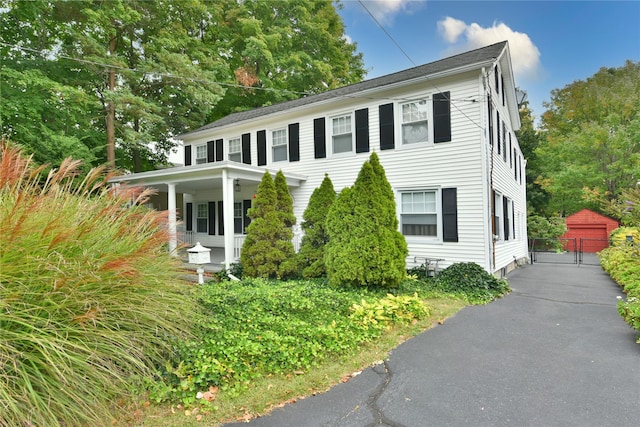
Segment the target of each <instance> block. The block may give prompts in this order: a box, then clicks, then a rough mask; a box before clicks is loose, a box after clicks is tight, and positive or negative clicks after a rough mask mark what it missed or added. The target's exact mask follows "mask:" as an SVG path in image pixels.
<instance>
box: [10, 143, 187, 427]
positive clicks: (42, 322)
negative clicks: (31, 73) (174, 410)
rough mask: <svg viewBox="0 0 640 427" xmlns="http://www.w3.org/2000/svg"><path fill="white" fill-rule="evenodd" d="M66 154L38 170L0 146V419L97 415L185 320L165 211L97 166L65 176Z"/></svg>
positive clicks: (43, 421)
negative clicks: (44, 171)
mask: <svg viewBox="0 0 640 427" xmlns="http://www.w3.org/2000/svg"><path fill="white" fill-rule="evenodd" d="M77 165H78V163H77V162H72V161H70V160H67V161H65V162H63V164H62V165H61V166H60V168H59V170H58V171H57V172H56V171H52V172H51V173H50V174H49V175H48V176H47V177H42V176H41V175H40V173H39V170H32V169H31V165H30V163H29V161H28V160H26V159H24V158H23V157H22V156H21V153H20V152H19V150H17V149H15V148H11V147H9V146H8V145H6V146H4V147H2V158H1V164H0V248H1V251H0V425H2V426H34V425H37V426H57V425H65V426H71V425H105V424H108V420H109V419H110V410H111V409H113V408H112V407H111V405H112V402H113V400H114V399H115V398H116V397H118V396H122V395H124V394H126V393H127V391H128V390H133V388H132V384H133V382H132V381H133V377H134V376H151V375H152V374H153V372H154V370H155V367H156V366H158V365H161V364H162V363H164V360H165V358H166V356H168V354H169V353H170V351H171V350H172V342H173V341H174V340H173V338H177V337H181V336H184V335H185V334H186V333H185V331H187V330H188V329H189V326H190V325H189V324H188V323H187V321H188V319H187V318H186V316H184V313H188V312H190V311H191V310H192V306H193V305H192V304H191V303H190V301H191V299H190V298H189V297H188V295H186V294H185V292H186V291H187V290H188V289H187V288H185V287H184V286H183V285H181V284H180V282H179V281H178V280H177V277H178V265H177V264H176V262H177V261H176V259H175V258H174V257H171V256H170V255H169V254H168V253H167V250H166V242H167V235H166V232H165V231H164V230H165V227H164V225H165V218H164V217H163V216H161V214H160V213H158V212H155V211H150V210H148V209H146V208H145V207H143V206H140V205H139V204H140V203H141V202H143V201H144V198H145V196H146V195H147V194H148V193H147V192H142V193H139V194H137V198H136V193H135V192H133V191H132V190H127V189H121V190H120V191H118V192H115V193H114V192H113V191H111V190H110V189H109V188H108V187H106V186H104V185H103V184H104V180H103V176H102V175H101V173H100V171H99V170H94V171H92V172H90V174H89V176H87V177H86V178H85V179H84V180H83V181H82V182H80V183H78V184H77V185H75V184H74V177H75V176H76V175H75V174H76V166H77ZM132 197H133V198H132ZM132 200H135V201H136V202H137V203H136V204H135V205H134V206H131V207H127V206H128V204H130V203H131V201H132Z"/></svg>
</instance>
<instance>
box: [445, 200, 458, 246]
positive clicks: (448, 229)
mask: <svg viewBox="0 0 640 427" xmlns="http://www.w3.org/2000/svg"><path fill="white" fill-rule="evenodd" d="M442 240H443V241H445V242H457V241H458V200H457V189H455V188H443V189H442Z"/></svg>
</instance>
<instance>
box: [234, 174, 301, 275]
mask: <svg viewBox="0 0 640 427" xmlns="http://www.w3.org/2000/svg"><path fill="white" fill-rule="evenodd" d="M283 177H284V176H283ZM287 195H288V197H289V198H288V200H289V207H288V209H287V208H284V210H286V211H291V216H292V217H293V206H292V203H291V195H289V190H288V189H287ZM283 199H286V197H284V196H283ZM282 203H286V201H283V200H278V191H277V188H276V184H275V182H274V180H273V178H271V174H270V173H269V172H265V173H264V175H263V176H262V181H261V182H260V185H258V192H257V194H256V199H255V201H254V205H253V207H252V208H251V209H249V212H248V215H249V218H251V224H249V226H248V227H247V237H246V239H245V242H244V245H243V246H242V252H241V254H240V262H241V264H242V267H243V273H244V274H245V275H246V276H249V277H264V278H283V277H287V276H289V275H291V274H292V273H293V272H294V271H295V262H294V259H295V253H294V250H293V243H292V242H291V239H292V238H293V232H292V231H291V228H289V227H287V226H286V224H285V218H286V217H287V215H282V213H281V212H280V211H279V209H278V207H279V206H282ZM293 221H294V223H295V217H293Z"/></svg>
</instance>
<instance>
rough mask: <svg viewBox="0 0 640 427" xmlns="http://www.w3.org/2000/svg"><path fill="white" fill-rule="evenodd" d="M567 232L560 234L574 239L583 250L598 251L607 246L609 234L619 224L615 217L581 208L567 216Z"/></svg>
mask: <svg viewBox="0 0 640 427" xmlns="http://www.w3.org/2000/svg"><path fill="white" fill-rule="evenodd" d="M566 222H567V232H566V233H565V234H564V235H563V236H562V237H563V238H567V239H576V244H577V245H578V247H582V251H583V252H598V251H601V250H602V249H604V248H606V247H608V246H609V234H611V232H612V231H613V230H615V229H616V228H618V227H619V226H620V223H619V222H618V221H616V220H615V219H611V218H609V217H607V216H604V215H600V214H599V213H596V212H593V211H591V210H589V209H583V210H581V211H580V212H576V213H574V214H573V215H569V216H568V217H567V221H566Z"/></svg>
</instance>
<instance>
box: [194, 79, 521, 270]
mask: <svg viewBox="0 0 640 427" xmlns="http://www.w3.org/2000/svg"><path fill="white" fill-rule="evenodd" d="M447 91H448V92H450V98H451V137H452V140H451V141H450V142H444V143H438V144H434V143H433V142H432V136H433V133H432V122H433V117H432V116H430V117H429V122H430V123H429V125H430V129H431V134H430V137H429V139H430V141H429V142H428V143H426V144H415V146H410V147H402V146H401V145H402V144H401V138H400V131H399V129H400V124H399V120H398V119H399V113H400V108H399V103H401V102H404V101H406V100H407V99H415V98H416V97H423V96H426V97H428V99H429V102H431V96H433V94H436V93H440V92H447ZM494 96H495V95H494ZM497 100H498V101H499V102H496V103H495V104H496V107H497V108H498V109H499V110H500V115H501V117H504V118H505V123H507V126H510V124H509V123H510V121H507V120H506V118H507V115H508V110H507V108H506V107H502V102H501V98H498V99H497ZM391 102H393V103H394V114H395V120H394V126H395V129H396V138H395V149H392V150H380V135H379V111H378V108H379V106H380V105H382V104H387V103H391ZM362 108H368V111H369V144H370V151H369V152H365V153H358V154H356V153H355V123H353V124H354V129H353V132H354V138H353V145H354V152H353V153H349V154H347V155H339V156H333V155H332V154H331V133H330V131H329V127H330V123H331V121H330V118H331V117H332V116H333V115H336V114H344V113H353V112H354V111H355V110H358V109H362ZM485 110H486V97H485V93H484V89H483V86H482V77H481V73H480V72H479V70H478V71H475V72H467V73H465V74H462V75H457V76H456V77H455V78H451V77H449V78H446V79H435V80H429V81H427V82H423V83H421V84H419V85H414V86H412V87H408V88H403V89H402V90H399V89H388V90H387V91H385V92H378V93H376V94H366V95H362V97H354V96H351V97H349V98H342V99H337V100H334V101H333V102H330V103H324V104H322V105H314V106H311V107H306V108H305V109H301V110H293V111H287V112H281V113H279V114H277V115H273V116H270V117H262V118H259V119H256V120H253V121H252V122H250V123H240V124H236V125H231V126H226V127H225V128H222V129H213V130H211V131H210V133H208V134H206V135H204V136H200V137H198V138H197V139H193V140H189V141H185V145H191V144H193V145H197V144H201V143H203V142H206V141H209V140H213V139H221V138H222V139H224V141H225V142H224V144H225V145H224V146H225V159H227V152H226V150H227V143H228V139H229V138H230V137H236V136H238V135H241V134H244V133H250V135H251V164H253V165H257V153H258V147H257V132H258V131H261V130H265V131H266V135H267V149H266V151H267V161H268V162H267V165H266V166H265V167H266V168H268V169H271V170H278V169H282V170H283V171H284V172H289V173H297V174H302V175H305V176H306V177H307V180H306V181H305V182H304V183H303V184H302V185H301V186H300V187H297V188H293V189H292V196H293V199H294V213H295V215H296V217H297V218H298V223H300V222H301V221H302V215H303V212H304V210H305V208H306V206H307V203H308V200H309V197H310V196H311V194H312V192H313V191H314V189H315V188H317V187H318V186H319V185H320V184H321V182H322V180H323V179H324V175H325V173H328V174H329V177H330V178H331V180H332V182H333V185H334V188H335V189H336V191H338V192H339V191H340V190H342V189H343V188H344V187H347V186H351V185H353V183H354V181H355V179H356V177H357V174H358V172H359V171H360V167H361V166H362V164H363V163H364V162H365V161H366V160H367V159H368V158H369V156H370V154H371V152H373V151H375V152H376V153H378V155H379V157H380V161H381V163H382V165H383V167H384V168H385V171H386V174H387V179H388V180H389V182H390V184H391V186H392V188H393V190H394V191H395V192H396V195H398V194H399V192H400V191H401V190H407V189H416V190H418V189H431V188H435V189H442V188H456V189H457V209H458V210H457V214H458V238H459V241H458V242H443V241H441V240H440V241H437V242H434V241H429V240H428V239H425V238H417V237H409V238H408V239H407V240H408V244H409V251H410V256H411V257H413V256H429V257H437V258H444V259H445V260H446V261H445V262H443V263H441V266H442V267H446V266H447V265H450V264H451V263H454V262H476V263H478V264H480V265H482V266H483V267H485V268H486V269H487V270H491V269H492V259H493V255H492V254H491V253H490V252H491V250H492V242H491V241H490V236H491V220H492V217H491V213H490V212H489V206H490V204H489V197H490V188H489V183H490V182H491V178H490V177H489V176H488V174H489V171H490V169H491V168H490V167H489V165H488V164H487V163H488V160H487V157H486V152H487V144H488V143H487V142H486V137H485V135H486V133H485V132H486V130H485V125H486V116H485V115H486V111H485ZM503 115H504V116H503ZM321 117H322V118H325V120H326V151H327V157H326V158H324V159H315V158H314V128H313V120H314V119H316V118H321ZM291 123H299V126H300V127H299V129H300V134H299V140H300V161H297V162H291V161H286V162H271V131H273V130H276V129H282V128H285V127H286V126H287V125H288V124H291ZM500 126H501V125H500ZM512 143H513V146H514V147H516V150H517V152H518V153H520V149H519V147H518V146H517V141H516V140H515V135H514V134H513V132H512ZM507 147H508V144H507ZM508 160H509V158H508V157H507V163H506V164H505V162H504V161H503V159H502V156H498V155H497V152H496V151H495V150H494V153H493V162H494V165H493V179H492V181H493V186H494V188H495V189H496V190H498V191H500V192H502V193H503V194H505V195H507V196H508V197H510V198H511V199H512V200H514V202H515V204H516V209H515V213H514V218H516V219H518V222H521V221H522V219H521V218H522V217H523V215H525V213H526V206H525V202H524V170H523V171H522V176H523V182H522V184H520V183H519V181H516V180H515V179H514V171H513V169H512V167H511V168H510V167H509V161H508ZM522 165H523V166H524V162H522ZM255 188H257V184H256V186H255ZM255 188H243V193H244V194H242V195H239V194H237V195H236V200H241V199H246V198H250V197H251V196H252V194H253V192H254V191H255ZM221 199H222V195H221V193H220V192H219V191H218V192H216V191H207V192H205V191H201V192H197V193H195V194H192V195H191V196H190V197H188V198H187V197H185V201H187V200H189V201H192V202H193V203H194V206H195V203H198V202H206V201H217V200H221ZM399 213H400V212H399V210H398V215H399ZM517 227H518V230H520V227H522V224H517ZM522 234H523V233H522V232H519V233H518V234H517V236H516V237H517V239H516V240H512V241H509V242H497V243H496V245H495V247H496V256H495V259H496V264H495V268H493V271H497V270H499V269H500V268H502V267H504V266H505V265H506V264H508V263H509V262H512V261H513V257H514V256H517V257H518V258H520V257H525V256H526V235H522ZM196 240H199V241H200V242H201V243H202V244H207V245H222V236H217V235H216V236H206V235H204V236H199V235H196ZM522 242H524V245H522Z"/></svg>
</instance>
